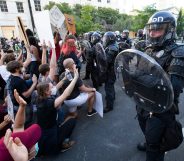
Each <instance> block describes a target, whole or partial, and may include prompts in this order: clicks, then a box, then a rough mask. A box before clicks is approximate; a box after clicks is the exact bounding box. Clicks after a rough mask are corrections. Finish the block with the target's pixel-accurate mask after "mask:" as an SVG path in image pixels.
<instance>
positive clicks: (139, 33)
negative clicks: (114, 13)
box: [137, 29, 143, 38]
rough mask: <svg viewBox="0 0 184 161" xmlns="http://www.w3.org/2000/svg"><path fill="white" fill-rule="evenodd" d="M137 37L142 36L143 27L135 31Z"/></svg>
mask: <svg viewBox="0 0 184 161" xmlns="http://www.w3.org/2000/svg"><path fill="white" fill-rule="evenodd" d="M137 37H138V38H143V29H139V30H138V31H137Z"/></svg>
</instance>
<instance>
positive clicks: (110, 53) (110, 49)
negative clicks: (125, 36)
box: [103, 32, 119, 112]
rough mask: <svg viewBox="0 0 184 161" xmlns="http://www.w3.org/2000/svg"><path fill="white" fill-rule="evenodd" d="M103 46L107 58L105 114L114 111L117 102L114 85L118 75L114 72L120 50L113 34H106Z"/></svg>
mask: <svg viewBox="0 0 184 161" xmlns="http://www.w3.org/2000/svg"><path fill="white" fill-rule="evenodd" d="M103 44H104V47H106V48H105V52H106V56H107V72H106V77H107V78H106V81H105V93H106V109H105V111H104V112H108V111H111V110H112V109H113V105H114V100H115V89H114V83H115V81H116V75H115V72H114V62H115V58H116V56H117V55H118V52H119V49H118V45H117V43H116V37H115V35H114V33H112V32H106V33H105V35H104V37H103Z"/></svg>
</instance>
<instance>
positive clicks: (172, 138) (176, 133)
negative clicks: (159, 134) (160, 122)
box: [160, 120, 183, 152]
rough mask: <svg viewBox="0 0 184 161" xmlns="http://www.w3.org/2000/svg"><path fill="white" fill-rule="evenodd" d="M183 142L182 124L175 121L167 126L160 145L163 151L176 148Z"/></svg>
mask: <svg viewBox="0 0 184 161" xmlns="http://www.w3.org/2000/svg"><path fill="white" fill-rule="evenodd" d="M182 142H183V133H182V125H181V123H180V122H179V121H177V120H175V121H173V122H172V123H171V124H170V126H169V127H166V129H165V133H164V136H163V139H162V142H161V145H160V150H161V151H164V152H166V151H169V150H173V149H176V148H177V147H179V146H180V144H181V143H182Z"/></svg>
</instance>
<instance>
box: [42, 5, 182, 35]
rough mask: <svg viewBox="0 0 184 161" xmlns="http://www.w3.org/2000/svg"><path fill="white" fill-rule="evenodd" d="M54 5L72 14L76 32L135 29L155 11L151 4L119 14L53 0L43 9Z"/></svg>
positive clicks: (110, 10)
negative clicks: (134, 11) (135, 13)
mask: <svg viewBox="0 0 184 161" xmlns="http://www.w3.org/2000/svg"><path fill="white" fill-rule="evenodd" d="M54 5H56V6H57V7H58V8H59V9H60V10H61V12H62V13H67V14H72V15H74V17H75V22H76V30H77V33H78V34H80V33H85V32H88V31H95V30H103V31H107V30H114V31H115V30H119V31H123V30H124V29H129V30H132V31H137V30H138V29H140V28H144V26H145V24H146V23H147V21H148V19H149V18H150V17H151V15H152V14H153V13H155V12H156V11H157V10H156V8H155V5H154V4H153V5H150V6H147V7H145V8H144V10H142V11H139V10H137V13H138V14H137V15H136V16H131V15H126V14H120V13H119V11H117V10H114V9H111V8H104V7H99V8H98V9H97V8H95V7H93V6H90V5H85V6H81V5H80V4H76V5H74V6H73V7H71V6H69V5H68V3H54V2H49V4H48V5H46V6H45V7H44V9H49V10H50V9H51V8H52V7H53V6H54ZM179 22H180V24H181V25H183V23H182V22H184V21H183V19H181V20H180V21H179ZM183 26H184V25H183ZM180 28H181V27H180ZM181 30H183V29H179V31H181Z"/></svg>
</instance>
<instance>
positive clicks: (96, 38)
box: [91, 32, 101, 90]
mask: <svg viewBox="0 0 184 161" xmlns="http://www.w3.org/2000/svg"><path fill="white" fill-rule="evenodd" d="M91 43H92V45H93V47H92V56H91V59H92V60H91V61H92V62H93V63H92V69H93V70H92V71H91V80H92V82H93V87H95V88H96V90H98V88H99V85H100V80H99V66H98V61H97V57H96V55H97V53H96V52H97V51H96V45H97V43H101V35H100V34H99V33H98V32H94V33H93V34H92V36H91Z"/></svg>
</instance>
